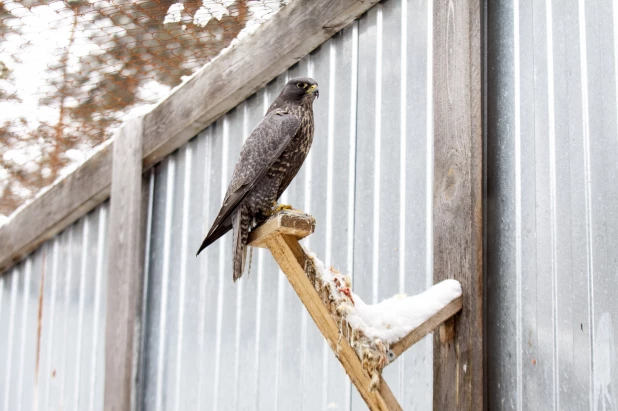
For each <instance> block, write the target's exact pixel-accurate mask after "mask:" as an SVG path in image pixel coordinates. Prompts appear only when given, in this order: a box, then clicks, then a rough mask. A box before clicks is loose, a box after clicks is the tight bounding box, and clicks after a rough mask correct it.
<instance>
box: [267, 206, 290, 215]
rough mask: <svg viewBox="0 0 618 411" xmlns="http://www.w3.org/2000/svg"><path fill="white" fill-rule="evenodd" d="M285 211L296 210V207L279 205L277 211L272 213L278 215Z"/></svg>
mask: <svg viewBox="0 0 618 411" xmlns="http://www.w3.org/2000/svg"><path fill="white" fill-rule="evenodd" d="M283 210H294V207H292V206H291V205H289V204H277V205H276V207H275V209H274V210H273V211H272V214H277V213H278V212H280V211H283Z"/></svg>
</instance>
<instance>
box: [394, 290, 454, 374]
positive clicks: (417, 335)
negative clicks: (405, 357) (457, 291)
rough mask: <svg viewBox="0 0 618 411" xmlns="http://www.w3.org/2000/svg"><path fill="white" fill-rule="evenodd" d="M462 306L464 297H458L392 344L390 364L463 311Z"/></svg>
mask: <svg viewBox="0 0 618 411" xmlns="http://www.w3.org/2000/svg"><path fill="white" fill-rule="evenodd" d="M462 306H463V297H457V298H456V299H454V300H453V301H451V302H450V303H448V304H447V305H446V306H445V307H444V308H443V309H441V310H440V311H438V312H437V313H435V314H434V315H432V316H431V317H429V318H428V319H427V321H425V322H424V323H422V324H421V325H419V326H418V327H416V328H415V329H413V330H412V331H410V332H409V333H408V335H406V336H405V337H403V338H402V339H401V340H399V341H397V342H395V343H393V344H391V348H390V352H391V353H392V357H391V356H390V355H389V364H390V363H392V362H393V361H394V360H395V359H397V357H399V356H400V355H401V354H403V353H404V352H405V351H406V350H407V349H408V348H410V347H411V346H413V345H414V344H416V343H417V342H419V341H420V340H422V339H423V337H425V336H426V335H427V334H429V333H430V332H432V331H433V330H435V329H436V327H438V326H439V325H440V324H442V323H443V322H445V321H446V320H448V319H449V318H451V317H453V316H454V315H455V314H457V313H458V312H459V311H461V307H462Z"/></svg>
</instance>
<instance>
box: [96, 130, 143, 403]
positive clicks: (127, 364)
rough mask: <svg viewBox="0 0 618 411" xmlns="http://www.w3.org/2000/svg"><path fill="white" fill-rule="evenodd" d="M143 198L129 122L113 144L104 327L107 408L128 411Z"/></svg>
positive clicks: (135, 136)
mask: <svg viewBox="0 0 618 411" xmlns="http://www.w3.org/2000/svg"><path fill="white" fill-rule="evenodd" d="M144 197H146V198H144ZM147 201H148V200H147V196H144V195H143V189H142V122H141V121H139V120H130V121H128V122H127V123H125V124H124V125H123V127H122V129H121V130H120V132H119V133H118V134H117V137H116V140H115V142H114V157H113V172H112V193H111V204H110V220H109V234H108V236H109V242H108V243H109V258H108V273H107V313H106V327H105V392H104V409H105V410H108V411H110V410H117V411H121V410H126V411H129V410H131V409H133V408H134V407H133V404H134V403H135V400H136V398H135V392H136V376H137V364H138V361H137V360H138V358H137V355H139V349H138V347H139V345H138V344H139V330H140V318H141V302H142V286H143V260H144V257H143V255H144V243H145V238H144V231H145V230H144V217H145V215H146V214H147V213H146V212H145V206H144V205H145V204H147Z"/></svg>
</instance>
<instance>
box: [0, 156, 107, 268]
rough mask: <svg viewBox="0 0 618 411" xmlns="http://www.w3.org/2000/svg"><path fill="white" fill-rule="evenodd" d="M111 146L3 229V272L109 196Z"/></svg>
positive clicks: (0, 247)
mask: <svg viewBox="0 0 618 411" xmlns="http://www.w3.org/2000/svg"><path fill="white" fill-rule="evenodd" d="M112 150H113V144H110V145H108V146H107V147H105V148H104V149H102V150H101V151H99V152H97V153H96V154H95V155H94V156H92V157H91V158H90V159H88V160H87V161H86V162H85V163H84V164H82V165H81V166H80V167H78V168H77V169H76V170H75V171H73V172H72V173H71V174H69V175H67V176H66V177H65V178H64V179H63V180H61V181H60V182H59V183H58V184H56V185H54V186H53V187H51V188H50V189H49V190H48V191H47V192H45V193H43V194H42V195H40V196H39V197H37V198H36V199H34V201H33V202H32V203H30V204H28V206H26V207H24V208H22V209H21V210H20V211H19V212H18V213H17V214H15V215H14V216H13V217H12V218H11V220H10V221H9V222H8V223H6V224H4V225H3V226H1V227H0V273H2V272H4V271H5V270H6V269H8V268H9V267H10V266H12V265H13V264H15V263H17V262H18V261H19V260H21V259H22V258H24V257H25V256H26V255H28V254H29V253H31V252H32V251H34V250H36V249H37V248H38V247H39V246H40V245H41V244H42V243H43V242H45V241H47V240H48V239H50V238H52V237H54V236H55V235H56V234H58V233H59V232H60V231H62V230H63V229H64V228H65V227H67V226H68V225H69V224H71V223H73V222H74V221H75V220H77V219H78V218H80V217H81V216H83V215H84V214H86V213H87V212H89V211H90V210H92V209H93V208H95V207H96V206H97V205H99V204H101V203H102V202H103V201H105V200H106V199H107V198H108V197H109V190H110V185H111V184H110V182H111V179H112Z"/></svg>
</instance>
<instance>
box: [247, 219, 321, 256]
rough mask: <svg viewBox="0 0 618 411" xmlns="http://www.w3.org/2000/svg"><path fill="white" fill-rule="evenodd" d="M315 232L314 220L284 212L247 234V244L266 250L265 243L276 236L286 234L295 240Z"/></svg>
mask: <svg viewBox="0 0 618 411" xmlns="http://www.w3.org/2000/svg"><path fill="white" fill-rule="evenodd" d="M314 231H315V218H313V216H312V215H309V214H305V213H302V212H300V211H296V210H284V211H281V212H279V213H277V214H276V215H275V216H273V217H271V218H269V219H268V220H267V221H266V222H264V224H262V225H260V226H259V227H257V228H255V229H254V230H253V231H251V233H250V234H249V239H248V241H247V244H249V245H250V246H251V247H260V248H266V243H267V241H268V240H269V239H270V238H271V237H274V236H276V235H280V234H287V235H291V236H294V237H296V238H297V239H301V238H305V237H307V236H308V235H309V234H312V233H313V232H314Z"/></svg>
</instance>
